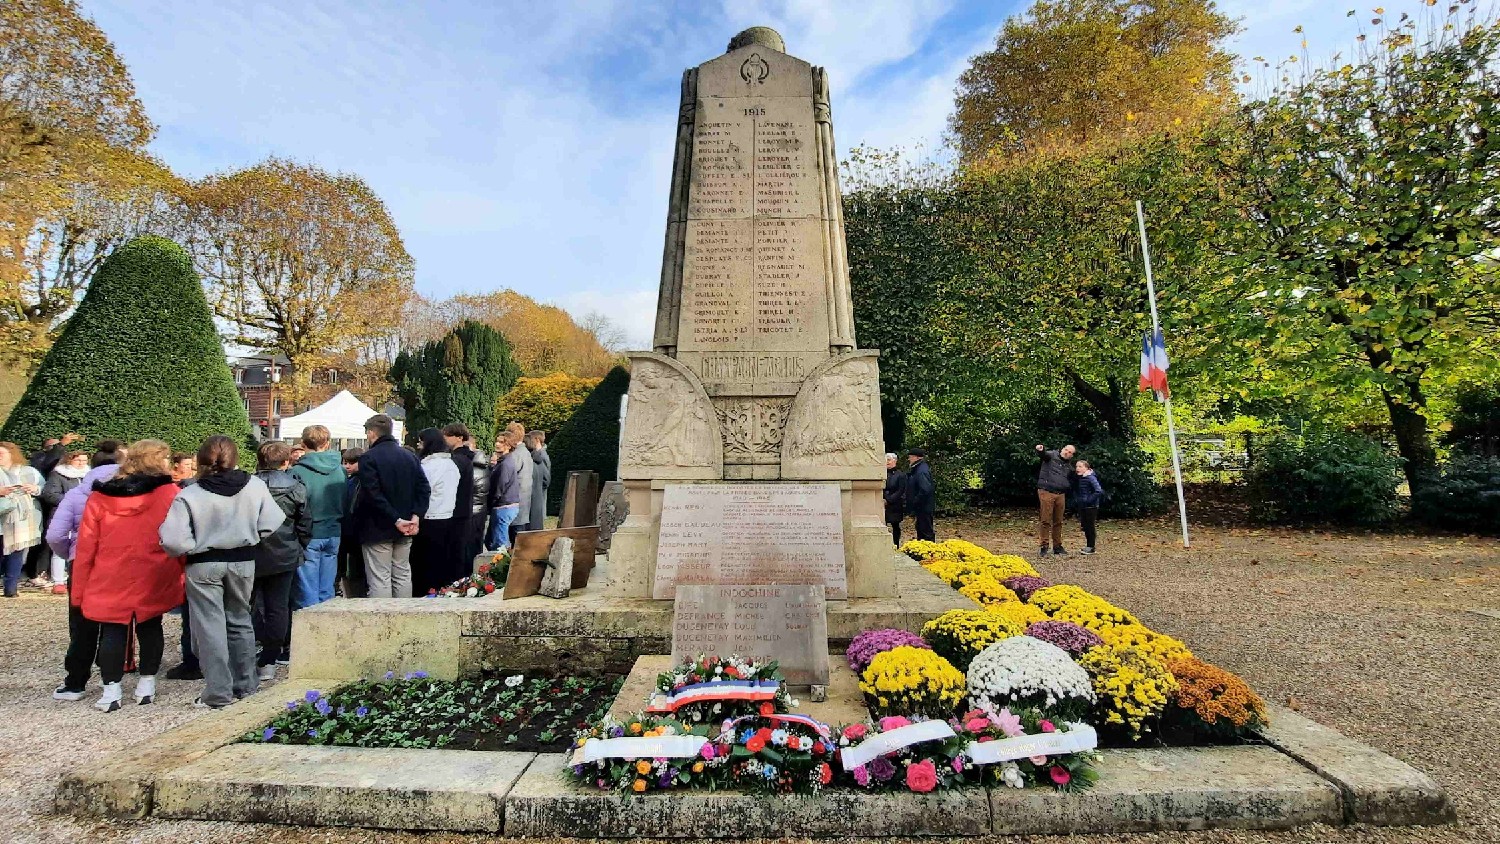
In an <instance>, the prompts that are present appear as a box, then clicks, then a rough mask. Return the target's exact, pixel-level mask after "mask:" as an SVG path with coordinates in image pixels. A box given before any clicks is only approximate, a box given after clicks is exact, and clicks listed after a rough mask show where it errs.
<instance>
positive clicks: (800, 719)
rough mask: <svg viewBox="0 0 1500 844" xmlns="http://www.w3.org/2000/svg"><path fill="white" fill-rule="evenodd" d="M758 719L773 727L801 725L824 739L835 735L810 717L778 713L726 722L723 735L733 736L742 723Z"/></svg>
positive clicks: (733, 719)
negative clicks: (777, 725) (766, 721)
mask: <svg viewBox="0 0 1500 844" xmlns="http://www.w3.org/2000/svg"><path fill="white" fill-rule="evenodd" d="M756 718H766V719H768V720H769V721H770V722H771V723H772V724H773V725H774V724H777V723H782V724H800V725H802V726H804V727H807V728H808V729H810V730H812V731H813V732H815V733H817V734H818V735H820V736H822V737H823V738H829V737H830V736H832V735H833V728H832V727H830V726H828V725H827V724H825V723H823V722H822V721H819V720H818V719H816V718H813V717H811V716H808V715H792V714H789V713H785V712H777V713H775V714H773V715H741V716H740V717H738V718H732V719H727V720H725V721H724V726H723V727H722V728H720V729H721V731H722V733H727V734H729V735H731V736H733V735H734V733H735V732H736V731H737V730H738V729H739V726H740V724H741V723H743V722H745V721H753V720H755V719H756Z"/></svg>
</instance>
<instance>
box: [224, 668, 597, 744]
mask: <svg viewBox="0 0 1500 844" xmlns="http://www.w3.org/2000/svg"><path fill="white" fill-rule="evenodd" d="M623 683H624V678H622V677H619V676H613V677H610V676H603V677H543V676H536V675H527V674H510V675H508V676H506V675H501V676H498V677H495V678H493V679H476V680H458V681H453V680H434V679H431V678H429V677H428V676H427V675H426V674H425V673H423V672H421V671H417V672H413V673H411V674H407V675H404V676H398V675H395V674H390V673H388V674H386V675H385V677H384V678H382V679H379V680H373V681H371V680H361V681H358V682H354V683H350V684H348V685H345V686H341V687H339V688H337V689H335V690H333V691H330V692H327V693H324V692H322V691H309V692H307V693H306V695H304V696H303V697H301V698H298V699H297V700H290V701H287V704H286V707H287V708H286V711H285V712H283V713H282V714H281V715H279V716H277V718H276V719H275V720H273V721H272V722H271V723H270V724H267V725H266V726H265V727H263V728H260V729H258V730H254V731H251V732H249V733H246V734H245V735H244V736H243V737H242V738H241V741H246V742H264V743H271V744H326V745H339V746H347V747H414V748H449V749H454V750H523V751H524V750H536V751H543V750H553V751H555V750H562V749H565V748H567V747H568V745H569V744H570V743H571V742H572V740H573V736H574V734H575V733H576V732H577V731H578V730H579V729H582V728H585V727H587V726H588V725H589V724H592V723H594V722H595V721H597V720H599V719H600V718H601V717H603V716H604V714H605V713H606V712H608V711H609V707H610V704H611V703H612V702H613V701H614V698H615V695H616V694H618V693H619V691H620V686H621V685H622V684H623Z"/></svg>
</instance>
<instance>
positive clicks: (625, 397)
mask: <svg viewBox="0 0 1500 844" xmlns="http://www.w3.org/2000/svg"><path fill="white" fill-rule="evenodd" d="M629 408H630V394H629V393H621V394H620V434H619V437H618V438H617V442H616V443H615V445H616V448H617V451H616V452H615V453H616V454H624V453H625V413H626V411H627V410H628V409H629ZM615 480H617V481H618V480H620V460H619V459H618V458H616V459H615Z"/></svg>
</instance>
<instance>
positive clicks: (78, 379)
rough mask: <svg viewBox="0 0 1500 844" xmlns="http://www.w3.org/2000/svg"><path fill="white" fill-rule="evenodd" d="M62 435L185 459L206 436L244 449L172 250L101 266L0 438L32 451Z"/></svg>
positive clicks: (151, 243)
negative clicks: (142, 442)
mask: <svg viewBox="0 0 1500 844" xmlns="http://www.w3.org/2000/svg"><path fill="white" fill-rule="evenodd" d="M68 431H76V432H77V433H79V434H81V435H83V437H84V438H85V439H86V440H88V441H92V440H95V439H99V438H103V437H114V438H117V439H121V440H125V441H126V442H130V441H134V440H138V439H144V438H148V437H150V438H156V439H162V440H166V441H167V442H168V443H170V444H171V445H172V447H173V448H174V449H181V450H184V451H192V450H196V449H197V448H198V445H199V443H201V442H202V441H203V439H204V438H205V437H208V436H212V435H214V434H226V435H228V436H230V437H233V438H234V439H235V440H236V441H238V442H240V443H243V444H245V445H247V446H248V445H250V444H251V443H252V442H253V440H252V438H251V434H250V419H249V417H248V416H246V414H245V406H244V404H243V403H242V402H241V401H240V397H239V394H238V393H237V392H236V391H235V388H234V376H233V375H231V374H230V372H229V363H228V361H226V360H225V357H224V346H223V344H222V343H220V342H219V335H218V331H217V330H216V329H215V327H214V322H213V318H212V317H211V316H210V314H209V309H208V301H207V300H206V299H205V298H204V295H203V286H202V284H201V283H200V282H199V280H198V276H197V274H196V273H194V272H193V265H192V262H191V260H190V259H189V258H188V255H187V252H185V251H184V250H183V249H182V247H181V246H178V245H177V244H176V243H173V242H172V241H170V240H167V239H165V238H161V237H154V236H145V237H137V238H135V239H133V240H131V241H130V242H128V243H126V244H124V245H123V246H120V247H119V248H118V249H116V250H115V251H114V252H113V253H111V254H110V256H109V257H108V258H106V259H105V261H104V263H103V264H102V265H101V266H100V267H99V271H98V272H97V273H96V274H95V275H94V279H93V283H92V284H90V285H89V289H88V292H87V293H85V294H84V297H83V301H82V302H80V303H79V305H78V310H77V311H75V312H74V314H73V316H72V318H71V319H69V320H68V324H67V326H66V327H64V329H63V332H62V336H61V337H59V338H58V340H57V342H56V343H55V344H54V345H53V346H52V348H51V350H50V351H48V352H47V356H46V357H45V358H43V360H42V364H41V367H40V368H39V369H38V370H37V372H36V376H35V377H34V378H32V379H31V384H30V386H28V387H27V388H26V394H25V395H23V396H22V397H21V401H20V402H19V403H17V404H16V407H15V409H14V410H12V411H11V414H10V418H9V419H7V420H6V423H5V427H4V429H3V430H0V437H3V438H5V439H8V440H12V441H14V442H16V443H18V444H21V445H22V446H23V447H25V448H27V449H32V448H36V447H39V446H40V445H41V444H42V441H43V440H45V439H46V438H48V437H56V436H61V435H63V434H64V433H67V432H68Z"/></svg>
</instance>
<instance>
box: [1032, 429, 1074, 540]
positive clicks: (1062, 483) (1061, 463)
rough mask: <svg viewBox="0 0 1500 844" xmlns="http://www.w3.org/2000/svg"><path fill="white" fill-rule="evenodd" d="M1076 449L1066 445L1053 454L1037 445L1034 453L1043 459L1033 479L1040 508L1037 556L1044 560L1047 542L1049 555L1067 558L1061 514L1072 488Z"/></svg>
mask: <svg viewBox="0 0 1500 844" xmlns="http://www.w3.org/2000/svg"><path fill="white" fill-rule="evenodd" d="M1077 451H1078V450H1077V449H1075V448H1073V446H1071V445H1065V446H1063V447H1062V449H1060V450H1058V451H1052V450H1050V449H1048V448H1047V447H1046V446H1044V445H1040V444H1038V445H1037V447H1036V453H1037V454H1040V455H1041V456H1042V466H1041V469H1040V470H1038V471H1037V475H1036V497H1037V501H1038V503H1039V504H1040V505H1041V519H1040V521H1038V522H1037V528H1036V537H1037V542H1038V543H1039V544H1040V545H1041V550H1040V551H1039V552H1038V553H1039V554H1040V555H1041V556H1043V557H1045V556H1047V539H1048V537H1049V535H1050V537H1051V539H1052V553H1053V554H1058V555H1061V554H1066V553H1068V552H1067V551H1064V550H1063V544H1062V523H1063V510H1064V508H1065V506H1066V504H1067V500H1068V491H1069V490H1071V489H1072V488H1073V455H1074V454H1076V453H1077Z"/></svg>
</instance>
